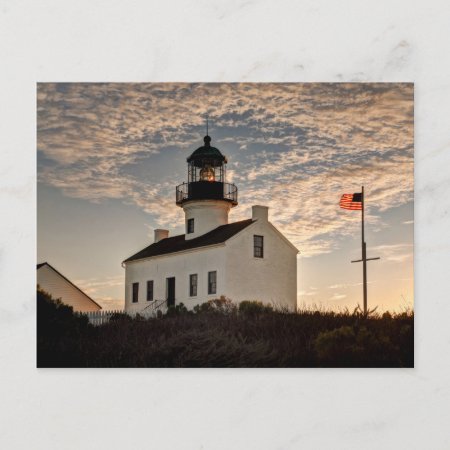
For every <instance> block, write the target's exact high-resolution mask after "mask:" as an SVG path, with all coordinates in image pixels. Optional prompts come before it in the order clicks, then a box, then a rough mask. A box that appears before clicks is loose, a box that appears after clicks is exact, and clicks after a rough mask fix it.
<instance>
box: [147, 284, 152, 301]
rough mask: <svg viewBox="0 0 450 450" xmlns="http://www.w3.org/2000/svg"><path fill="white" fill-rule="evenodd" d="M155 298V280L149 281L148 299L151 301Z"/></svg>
mask: <svg viewBox="0 0 450 450" xmlns="http://www.w3.org/2000/svg"><path fill="white" fill-rule="evenodd" d="M152 300H153V280H148V281H147V301H148V302H151V301H152Z"/></svg>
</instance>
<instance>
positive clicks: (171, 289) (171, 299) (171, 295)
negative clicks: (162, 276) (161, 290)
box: [166, 277, 175, 306]
mask: <svg viewBox="0 0 450 450" xmlns="http://www.w3.org/2000/svg"><path fill="white" fill-rule="evenodd" d="M166 294H167V306H175V277H169V278H167V280H166Z"/></svg>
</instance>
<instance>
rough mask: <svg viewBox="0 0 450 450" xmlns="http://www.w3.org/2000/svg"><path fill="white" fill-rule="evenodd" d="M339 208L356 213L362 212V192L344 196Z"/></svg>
mask: <svg viewBox="0 0 450 450" xmlns="http://www.w3.org/2000/svg"><path fill="white" fill-rule="evenodd" d="M339 206H340V207H341V208H343V209H351V210H354V211H355V210H356V211H361V210H362V192H357V193H355V194H344V195H343V196H342V197H341V201H340V202H339Z"/></svg>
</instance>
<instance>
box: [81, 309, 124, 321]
mask: <svg viewBox="0 0 450 450" xmlns="http://www.w3.org/2000/svg"><path fill="white" fill-rule="evenodd" d="M85 314H86V316H87V317H88V319H89V323H90V324H92V325H103V324H104V323H108V322H109V319H110V318H111V316H112V315H113V314H125V311H124V310H123V309H113V310H111V311H104V310H103V309H102V310H100V311H89V312H86V313H85Z"/></svg>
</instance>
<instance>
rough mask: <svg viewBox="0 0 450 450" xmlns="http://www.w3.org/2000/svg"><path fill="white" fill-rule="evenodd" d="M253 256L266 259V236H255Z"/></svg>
mask: <svg viewBox="0 0 450 450" xmlns="http://www.w3.org/2000/svg"><path fill="white" fill-rule="evenodd" d="M253 256H254V257H255V258H264V236H257V235H254V236H253Z"/></svg>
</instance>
